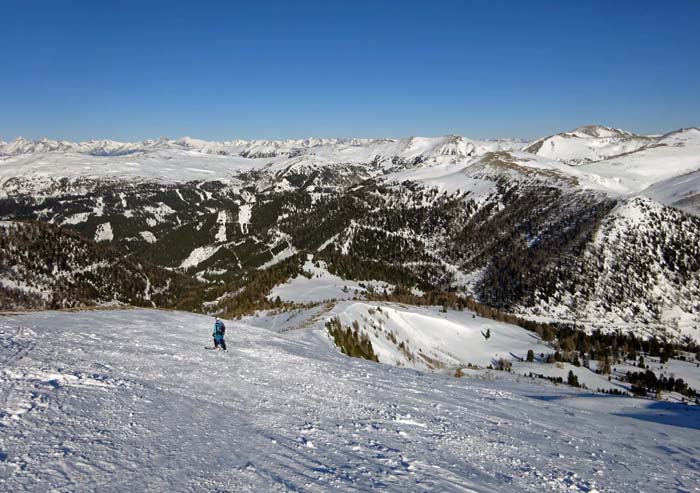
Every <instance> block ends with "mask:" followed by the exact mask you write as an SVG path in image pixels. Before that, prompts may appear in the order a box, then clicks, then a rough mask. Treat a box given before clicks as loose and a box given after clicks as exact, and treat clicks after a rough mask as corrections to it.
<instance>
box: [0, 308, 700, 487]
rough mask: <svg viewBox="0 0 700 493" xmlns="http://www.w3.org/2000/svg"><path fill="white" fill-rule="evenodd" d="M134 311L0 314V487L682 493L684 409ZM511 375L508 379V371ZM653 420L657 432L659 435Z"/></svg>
mask: <svg viewBox="0 0 700 493" xmlns="http://www.w3.org/2000/svg"><path fill="white" fill-rule="evenodd" d="M212 321H213V320H212V319H211V318H209V317H204V316H198V315H192V314H185V313H174V312H158V311H149V310H133V311H123V310H122V311H98V312H78V313H56V312H42V313H31V314H24V315H13V316H6V317H2V318H0V362H1V366H0V380H1V381H0V430H1V433H0V490H2V491H37V490H41V491H51V490H56V491H146V490H150V491H156V490H157V491H324V492H325V491H369V490H371V489H380V490H382V491H401V492H405V491H487V492H504V491H635V492H636V491H670V490H674V491H693V490H697V488H698V487H699V485H700V476H699V475H698V472H697V470H698V466H699V465H700V462H699V460H698V457H700V445H699V443H700V442H699V440H698V438H700V431H699V428H700V416H698V413H697V412H695V411H696V408H694V407H685V406H680V405H671V404H665V403H664V404H661V403H653V402H652V401H642V400H637V399H631V398H615V397H610V396H592V395H590V394H584V393H580V392H577V391H574V390H570V389H564V388H558V387H552V386H548V385H542V384H538V383H535V382H532V383H529V382H528V381H525V382H522V381H521V382H520V383H516V382H514V381H508V380H488V379H487V380H477V379H466V378H464V379H455V378H451V377H447V376H445V375H433V374H422V373H419V372H416V371H414V370H405V369H396V368H392V367H390V366H386V365H379V364H374V363H371V362H367V361H363V360H356V359H350V358H347V357H345V356H342V355H341V354H340V353H339V352H338V351H337V350H336V349H335V348H333V347H332V346H331V345H330V342H329V339H328V337H327V336H326V335H325V334H324V333H322V332H319V331H293V332H288V333H285V334H284V335H280V334H275V333H272V332H269V331H266V330H263V329H260V328H253V327H251V326H249V325H244V324H241V323H235V322H227V325H228V331H227V332H228V336H227V338H228V344H229V347H230V348H231V349H230V351H229V352H228V353H227V354H226V353H216V352H212V351H205V350H204V349H202V346H203V345H205V344H208V343H209V335H210V333H211V327H210V325H211V322H212ZM513 378H515V377H513ZM659 421H663V422H666V423H668V424H660V423H659Z"/></svg>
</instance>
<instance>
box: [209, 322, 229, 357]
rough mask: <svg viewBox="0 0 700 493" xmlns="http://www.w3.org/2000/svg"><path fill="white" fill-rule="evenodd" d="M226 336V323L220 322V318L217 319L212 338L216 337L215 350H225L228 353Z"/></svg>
mask: <svg viewBox="0 0 700 493" xmlns="http://www.w3.org/2000/svg"><path fill="white" fill-rule="evenodd" d="M224 334H226V326H225V325H224V323H223V322H222V321H221V320H219V317H216V321H215V322H214V333H213V334H212V336H213V337H214V349H219V348H221V349H223V350H224V351H226V341H224Z"/></svg>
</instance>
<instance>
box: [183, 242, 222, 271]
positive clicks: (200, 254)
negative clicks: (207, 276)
mask: <svg viewBox="0 0 700 493" xmlns="http://www.w3.org/2000/svg"><path fill="white" fill-rule="evenodd" d="M219 248H221V245H216V246H213V245H207V246H203V247H199V248H195V249H194V250H192V252H191V253H190V255H189V256H188V257H187V258H186V259H185V260H184V261H183V262H182V264H180V268H182V269H188V268H190V267H196V266H197V265H199V264H201V263H202V262H204V261H205V260H207V259H208V258H210V257H211V256H212V255H214V254H215V253H216V252H218V251H219Z"/></svg>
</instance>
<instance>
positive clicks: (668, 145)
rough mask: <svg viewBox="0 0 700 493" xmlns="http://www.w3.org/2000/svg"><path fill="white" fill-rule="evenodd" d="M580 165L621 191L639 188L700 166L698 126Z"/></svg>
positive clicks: (692, 170)
mask: <svg viewBox="0 0 700 493" xmlns="http://www.w3.org/2000/svg"><path fill="white" fill-rule="evenodd" d="M580 169H581V170H582V171H584V172H586V173H590V174H592V175H595V176H598V177H600V179H601V181H604V182H605V184H606V185H607V186H608V187H610V188H613V189H617V190H618V191H619V192H620V193H623V194H628V193H636V192H641V191H642V190H644V189H645V188H647V187H650V186H652V185H653V184H654V183H657V182H661V181H664V180H668V179H670V178H673V177H677V176H680V175H684V174H687V173H691V172H694V171H698V170H700V129H699V128H688V129H683V130H678V131H677V132H672V133H670V134H667V135H665V136H663V137H661V138H659V139H658V140H657V141H655V142H654V143H653V144H650V145H647V146H646V147H644V148H642V149H639V150H638V151H636V152H630V153H627V154H623V155H619V156H615V157H611V158H608V159H606V160H602V161H599V162H596V163H591V164H586V165H584V166H581V167H580Z"/></svg>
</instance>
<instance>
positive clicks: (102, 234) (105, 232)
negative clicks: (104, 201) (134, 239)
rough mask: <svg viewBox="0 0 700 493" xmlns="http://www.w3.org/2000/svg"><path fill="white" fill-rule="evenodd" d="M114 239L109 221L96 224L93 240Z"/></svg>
mask: <svg viewBox="0 0 700 493" xmlns="http://www.w3.org/2000/svg"><path fill="white" fill-rule="evenodd" d="M113 239H114V233H113V232H112V225H111V224H110V223H108V222H107V223H102V224H100V225H98V226H97V230H96V231H95V241H97V242H100V241H112V240H113Z"/></svg>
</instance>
